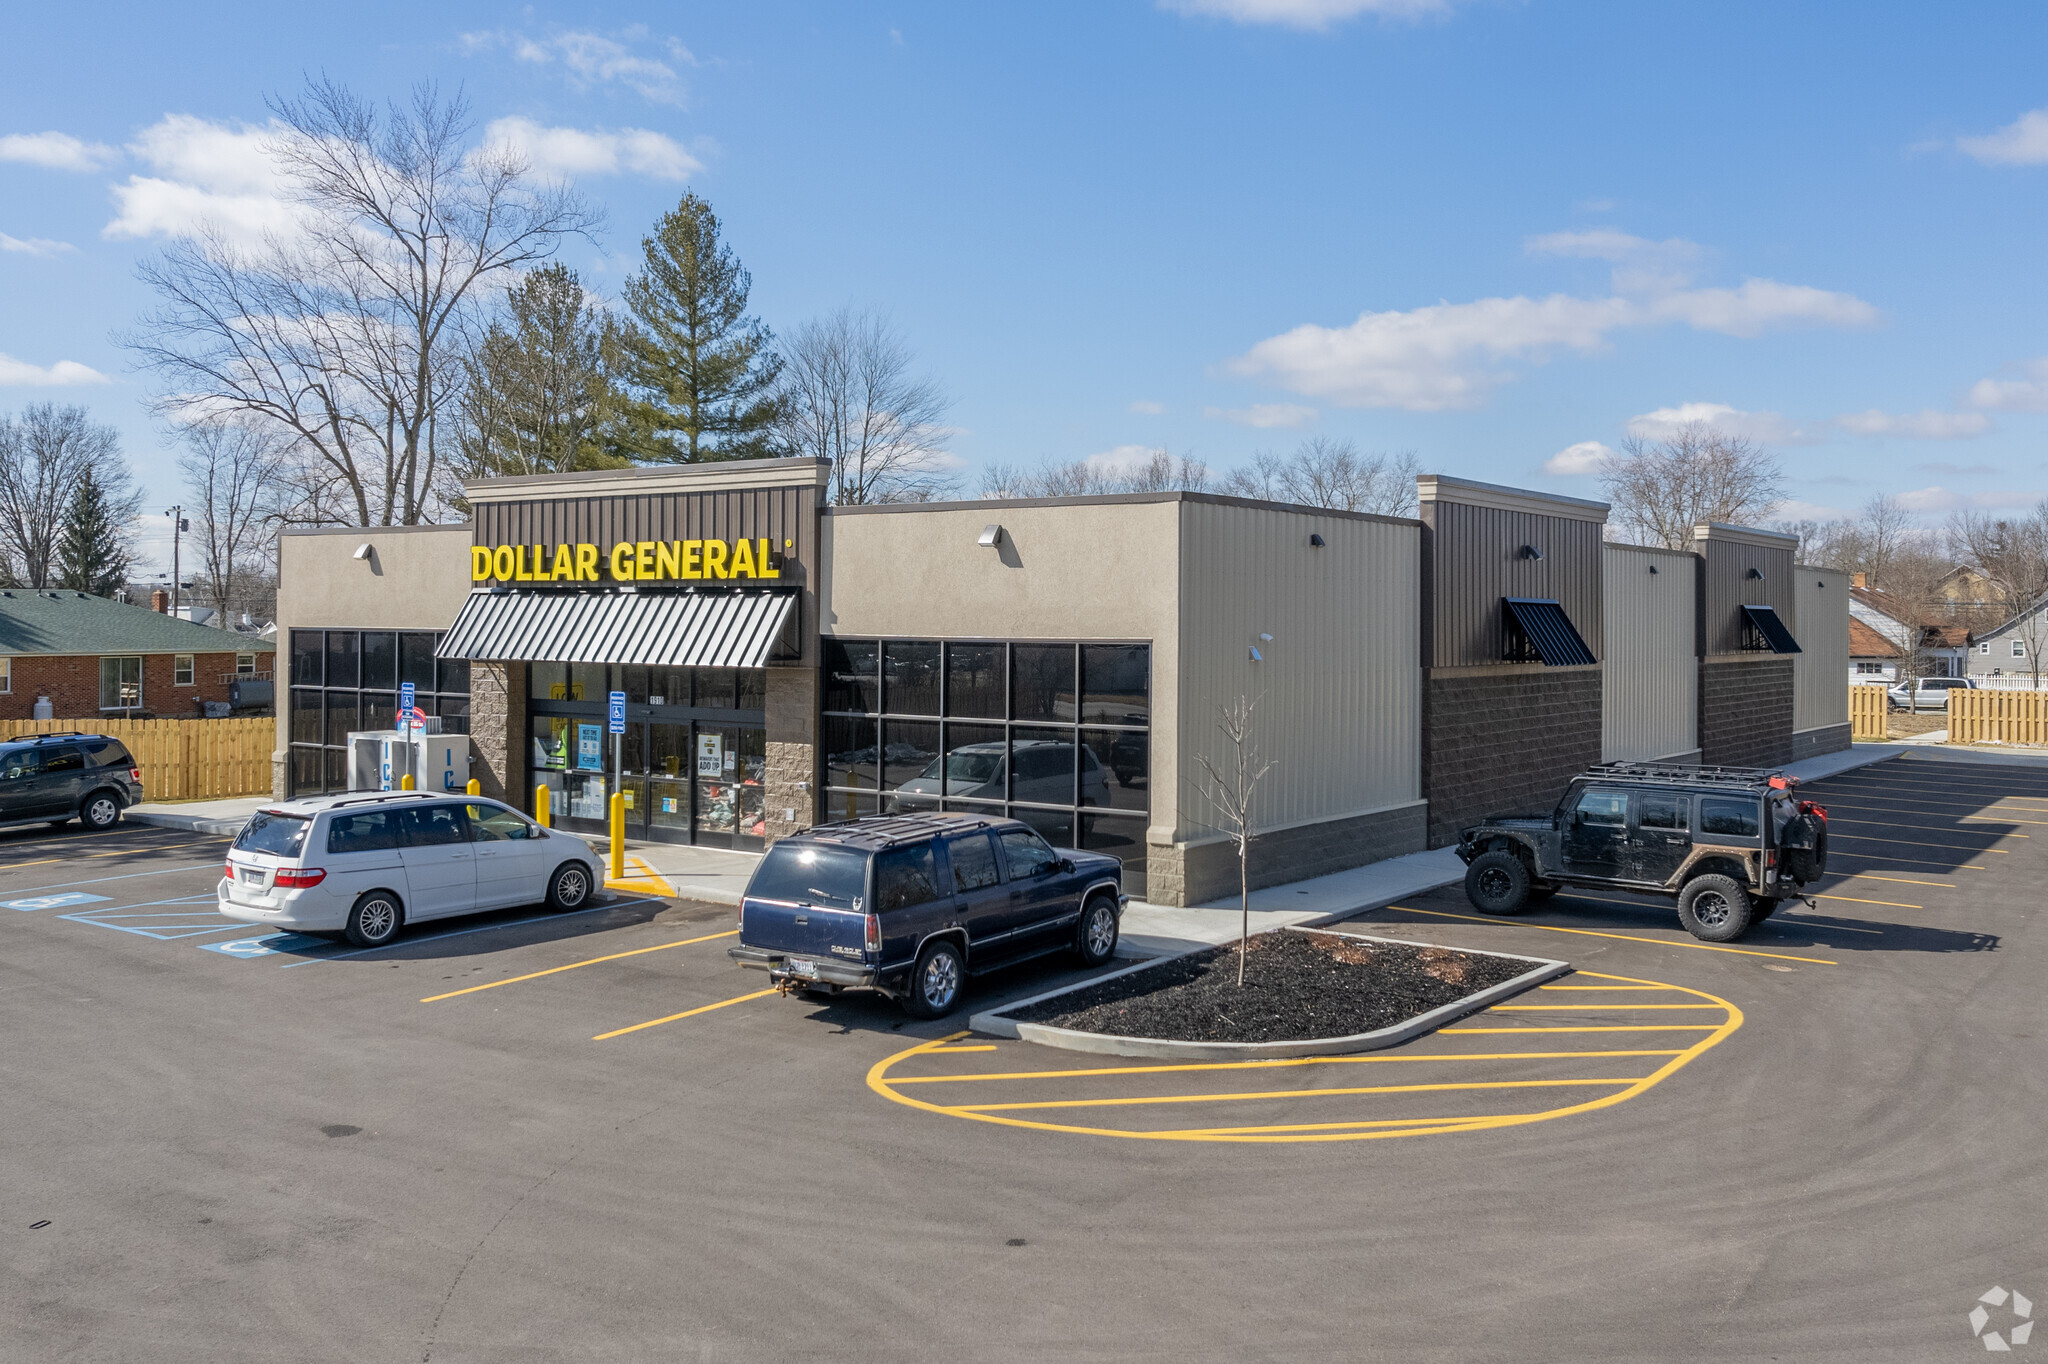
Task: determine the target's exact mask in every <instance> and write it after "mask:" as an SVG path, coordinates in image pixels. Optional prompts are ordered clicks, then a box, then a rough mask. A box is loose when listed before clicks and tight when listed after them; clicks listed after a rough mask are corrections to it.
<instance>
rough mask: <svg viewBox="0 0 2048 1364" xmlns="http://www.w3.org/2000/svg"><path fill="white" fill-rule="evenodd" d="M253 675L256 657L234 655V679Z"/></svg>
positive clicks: (254, 673) (252, 655)
mask: <svg viewBox="0 0 2048 1364" xmlns="http://www.w3.org/2000/svg"><path fill="white" fill-rule="evenodd" d="M255 675H256V655H254V654H236V655H235V676H236V677H254V676H255Z"/></svg>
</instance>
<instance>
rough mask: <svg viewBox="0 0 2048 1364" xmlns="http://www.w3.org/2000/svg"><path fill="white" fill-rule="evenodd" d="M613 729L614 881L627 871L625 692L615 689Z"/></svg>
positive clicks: (611, 710)
mask: <svg viewBox="0 0 2048 1364" xmlns="http://www.w3.org/2000/svg"><path fill="white" fill-rule="evenodd" d="M607 715H608V718H609V720H610V728H611V732H612V803H611V805H612V808H611V835H612V856H611V874H610V879H611V880H613V881H618V880H621V879H623V878H624V877H625V875H626V791H625V786H626V758H625V744H626V693H624V692H622V691H615V692H613V693H612V694H611V698H610V705H609V706H608V707H607Z"/></svg>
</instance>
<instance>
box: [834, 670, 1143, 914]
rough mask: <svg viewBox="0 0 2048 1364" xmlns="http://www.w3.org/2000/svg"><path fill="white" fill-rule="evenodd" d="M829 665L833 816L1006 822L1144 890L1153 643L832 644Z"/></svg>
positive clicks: (1134, 891) (1136, 889)
mask: <svg viewBox="0 0 2048 1364" xmlns="http://www.w3.org/2000/svg"><path fill="white" fill-rule="evenodd" d="M824 659H825V678H824V707H823V709H824V712H825V713H824V715H823V724H822V727H821V734H822V736H823V741H824V775H825V791H824V799H823V805H824V813H825V818H827V819H853V818H857V817H859V816H861V815H866V814H876V813H889V812H892V811H899V810H936V809H942V808H943V809H948V810H975V811H979V812H982V813H995V814H1006V815H1008V816H1010V817H1012V818H1015V819H1020V820H1023V821H1025V822H1026V823H1028V824H1030V825H1031V827H1033V828H1034V829H1037V830H1038V831H1039V833H1041V834H1042V835H1044V836H1045V838H1046V840H1047V841H1048V842H1050V843H1052V844H1053V845H1054V846H1056V847H1063V848H1076V847H1078V848H1088V849H1093V850H1098V851H1102V852H1107V853H1110V854H1112V855H1114V856H1116V857H1118V858H1121V859H1122V860H1123V863H1124V873H1125V875H1124V880H1125V885H1126V887H1127V888H1128V889H1129V890H1130V892H1131V893H1132V894H1134V895H1142V894H1144V890H1145V881H1144V877H1145V826H1146V822H1147V817H1148V816H1149V814H1150V812H1151V796H1150V792H1151V771H1152V761H1151V716H1152V678H1151V662H1152V650H1151V646H1150V645H1148V644H1142V643H1100V644H1098V643H1088V644H1081V643H1066V644H1048V643H1038V642H1033V643H1011V644H1004V643H991V642H975V641H946V642H938V641H916V640H861V639H833V638H827V639H826V640H825V641H824ZM934 715H938V716H945V717H948V718H947V719H945V720H944V721H943V722H934V721H932V720H930V719H926V718H921V717H927V716H934ZM912 717H920V718H912ZM951 717H960V718H958V719H954V718H951Z"/></svg>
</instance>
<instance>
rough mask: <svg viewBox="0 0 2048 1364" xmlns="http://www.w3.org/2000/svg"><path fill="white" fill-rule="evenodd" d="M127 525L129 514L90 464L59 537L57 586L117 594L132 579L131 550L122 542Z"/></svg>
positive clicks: (74, 495) (109, 594) (70, 506)
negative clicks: (130, 571)
mask: <svg viewBox="0 0 2048 1364" xmlns="http://www.w3.org/2000/svg"><path fill="white" fill-rule="evenodd" d="M126 529H127V518H126V517H124V516H123V515H122V514H121V509H120V508H119V507H118V506H116V505H115V502H114V499H113V498H112V497H110V496H109V495H108V490H107V486H106V484H105V483H104V482H103V481H102V480H101V478H100V475H99V474H98V473H97V472H96V471H95V470H94V469H93V468H92V467H91V466H90V465H88V466H87V467H86V470H85V472H84V474H82V475H81V476H80V478H79V480H78V490H77V491H76V492H74V493H73V494H72V495H71V501H70V504H69V505H68V506H66V507H65V509H64V530H63V533H62V535H61V536H60V537H59V538H58V541H57V563H58V566H59V567H58V574H57V586H59V587H62V588H68V589H69V590H71V591H73V592H90V593H92V594H93V595H94V596H96V597H111V596H113V595H114V592H115V589H117V588H119V587H120V586H121V585H122V584H123V583H125V582H127V581H128V568H129V562H128V551H127V549H126V548H125V546H124V545H123V544H122V540H123V538H124V532H125V531H126Z"/></svg>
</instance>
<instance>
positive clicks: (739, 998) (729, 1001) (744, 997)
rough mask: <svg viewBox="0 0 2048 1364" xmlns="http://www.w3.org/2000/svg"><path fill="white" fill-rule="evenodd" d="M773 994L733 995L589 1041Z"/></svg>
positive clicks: (769, 992)
mask: <svg viewBox="0 0 2048 1364" xmlns="http://www.w3.org/2000/svg"><path fill="white" fill-rule="evenodd" d="M775 993H776V991H775V990H773V989H768V990H756V991H754V993H752V994H750V995H735V996H733V997H732V998H731V999H721V1000H719V1001H718V1002H717V1003H716V1004H700V1005H698V1006H697V1007H696V1008H694V1009H685V1010H683V1011H682V1012H681V1013H679V1014H670V1015H669V1016H668V1017H667V1018H650V1019H648V1020H647V1021H646V1022H645V1023H635V1024H634V1025H633V1026H632V1027H630V1028H614V1029H613V1030H612V1031H610V1032H601V1033H599V1034H598V1035H597V1036H595V1037H593V1038H591V1039H590V1040H591V1041H593V1042H602V1041H604V1040H605V1039H606V1038H608V1037H624V1036H625V1035H626V1034H627V1033H629V1032H639V1031H640V1030H641V1029H642V1028H658V1027H660V1026H661V1025H662V1024H664V1023H673V1022H675V1021H676V1020H677V1019H678V1018H694V1017H696V1016H697V1015H698V1014H708V1013H710V1012H711V1011H712V1010H713V1009H723V1008H724V1007H725V1006H726V1005H728V1004H744V1003H746V1002H747V1001H748V1000H750V999H759V998H760V997H761V996H763V995H772V994H775Z"/></svg>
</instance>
